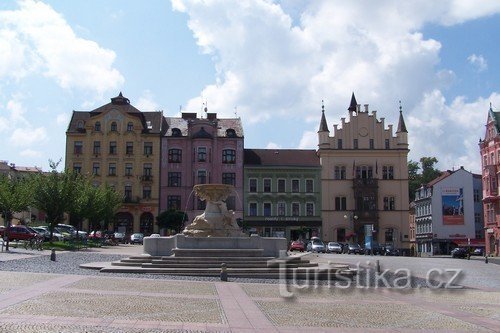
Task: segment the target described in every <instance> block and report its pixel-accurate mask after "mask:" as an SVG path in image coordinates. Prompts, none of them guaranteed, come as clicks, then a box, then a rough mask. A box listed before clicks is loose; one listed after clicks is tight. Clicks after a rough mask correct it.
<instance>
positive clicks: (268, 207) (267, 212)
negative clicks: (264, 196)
mask: <svg viewBox="0 0 500 333" xmlns="http://www.w3.org/2000/svg"><path fill="white" fill-rule="evenodd" d="M264 216H271V203H270V202H264Z"/></svg>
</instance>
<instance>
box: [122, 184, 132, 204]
mask: <svg viewBox="0 0 500 333" xmlns="http://www.w3.org/2000/svg"><path fill="white" fill-rule="evenodd" d="M124 198H125V201H126V202H130V201H132V185H125V192H124Z"/></svg>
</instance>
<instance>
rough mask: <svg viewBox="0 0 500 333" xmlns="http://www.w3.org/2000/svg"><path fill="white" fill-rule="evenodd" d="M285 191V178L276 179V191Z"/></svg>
mask: <svg viewBox="0 0 500 333" xmlns="http://www.w3.org/2000/svg"><path fill="white" fill-rule="evenodd" d="M285 192H286V180H285V179H278V193H285Z"/></svg>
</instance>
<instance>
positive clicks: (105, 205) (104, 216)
mask: <svg viewBox="0 0 500 333" xmlns="http://www.w3.org/2000/svg"><path fill="white" fill-rule="evenodd" d="M98 202H99V210H98V213H99V218H100V221H102V222H103V226H104V229H105V230H106V229H108V227H109V224H110V223H111V222H113V221H114V219H115V215H116V212H117V211H118V208H120V206H121V205H122V203H123V198H122V196H121V195H120V194H119V193H117V192H116V191H115V189H114V188H112V187H111V186H109V185H108V184H104V186H103V187H100V188H99V191H98Z"/></svg>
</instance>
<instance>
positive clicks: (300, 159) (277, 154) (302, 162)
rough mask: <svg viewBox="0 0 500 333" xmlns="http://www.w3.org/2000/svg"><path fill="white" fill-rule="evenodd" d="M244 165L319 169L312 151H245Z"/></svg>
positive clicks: (316, 156)
mask: <svg viewBox="0 0 500 333" xmlns="http://www.w3.org/2000/svg"><path fill="white" fill-rule="evenodd" d="M244 156H245V158H244V164H245V165H260V166H298V167H320V162H319V157H318V155H317V154H316V151H315V150H312V149H307V150H305V149H245V152H244Z"/></svg>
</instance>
